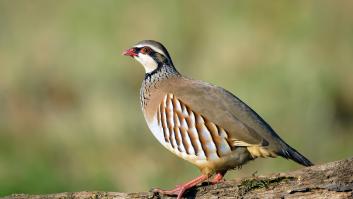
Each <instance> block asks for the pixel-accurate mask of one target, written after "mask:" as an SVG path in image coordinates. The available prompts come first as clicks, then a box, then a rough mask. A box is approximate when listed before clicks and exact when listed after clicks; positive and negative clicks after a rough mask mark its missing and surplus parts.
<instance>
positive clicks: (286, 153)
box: [279, 145, 314, 167]
mask: <svg viewBox="0 0 353 199" xmlns="http://www.w3.org/2000/svg"><path fill="white" fill-rule="evenodd" d="M279 155H280V156H282V157H284V158H286V159H291V160H293V161H295V162H297V163H299V164H301V165H303V166H306V167H310V166H313V165H314V164H313V163H312V162H311V161H310V160H308V159H307V158H306V157H304V156H303V155H302V154H300V153H299V152H298V151H297V150H295V149H293V148H292V147H290V146H289V145H287V146H286V148H284V149H282V151H281V153H280V154H279Z"/></svg>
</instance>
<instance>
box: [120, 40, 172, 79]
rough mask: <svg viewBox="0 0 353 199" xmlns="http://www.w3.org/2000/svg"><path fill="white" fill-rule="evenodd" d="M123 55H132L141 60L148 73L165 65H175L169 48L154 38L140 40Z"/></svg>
mask: <svg viewBox="0 0 353 199" xmlns="http://www.w3.org/2000/svg"><path fill="white" fill-rule="evenodd" d="M123 55H126V56H130V57H132V58H134V59H136V60H137V61H138V62H140V63H141V64H142V65H143V67H144V68H145V70H146V73H151V72H153V71H155V70H156V69H158V68H159V67H163V66H171V67H173V62H172V59H171V58H170V56H169V53H168V51H167V49H166V48H165V47H164V46H163V45H162V44H161V43H159V42H157V41H153V40H144V41H140V42H138V43H137V44H136V45H134V46H133V47H132V48H130V49H127V50H125V51H124V52H123Z"/></svg>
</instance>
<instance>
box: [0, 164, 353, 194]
mask: <svg viewBox="0 0 353 199" xmlns="http://www.w3.org/2000/svg"><path fill="white" fill-rule="evenodd" d="M185 197H186V198H198V199H206V198H245V199H246V198H294V199H300V198H330V199H332V198H353V157H352V158H348V159H345V160H340V161H335V162H330V163H326V164H322V165H316V166H312V167H307V168H302V169H300V170H297V171H292V172H287V173H276V174H272V175H268V176H251V177H248V178H243V179H237V180H228V181H224V182H221V183H219V184H216V185H209V184H208V183H203V184H202V185H200V186H197V187H195V188H193V189H191V190H189V191H188V192H187V193H186V194H185ZM3 198H5V199H40V198H46V199H101V198H102V199H108V198H146V199H147V198H173V197H168V196H160V195H158V194H154V193H152V192H140V193H119V192H100V191H93V192H92V191H89V192H88V191H84V192H74V193H55V194H48V195H27V194H13V195H10V196H5V197H3Z"/></svg>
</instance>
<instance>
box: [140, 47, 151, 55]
mask: <svg viewBox="0 0 353 199" xmlns="http://www.w3.org/2000/svg"><path fill="white" fill-rule="evenodd" d="M149 52H150V48H148V47H143V48H141V50H140V53H142V54H147V53H149Z"/></svg>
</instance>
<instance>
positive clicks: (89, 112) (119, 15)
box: [0, 0, 353, 195]
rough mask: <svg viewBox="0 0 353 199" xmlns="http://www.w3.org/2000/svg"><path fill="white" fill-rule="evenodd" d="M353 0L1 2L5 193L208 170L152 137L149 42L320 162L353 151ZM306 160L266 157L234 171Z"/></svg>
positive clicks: (155, 180) (133, 182) (168, 179)
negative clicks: (146, 89) (137, 55)
mask: <svg viewBox="0 0 353 199" xmlns="http://www.w3.org/2000/svg"><path fill="white" fill-rule="evenodd" d="M352 10H353V1H349V0H347V1H329V0H327V1H326V0H322V1H321V0H316V1H315V0H314V1H304V0H303V1H295V2H293V1H289V0H288V1H276V3H275V2H271V3H270V2H268V1H233V2H230V1H223V2H221V1H214V2H209V3H206V2H205V1H186V0H185V1H162V0H161V1H142V0H138V1H127V0H126V1H113V0H105V1H100V0H96V1H84V0H79V1H52V0H48V1H10V0H1V1H0V195H7V194H11V193H20V192H24V193H32V194H35V193H54V192H64V191H81V190H102V191H124V192H125V191H146V190H149V189H150V188H151V187H157V186H158V187H162V188H172V187H174V185H175V184H177V183H181V182H183V181H186V180H189V179H191V178H193V177H195V176H196V175H198V174H199V171H198V170H197V168H196V167H194V166H192V165H191V164H189V163H187V162H185V161H183V160H181V159H179V158H177V157H176V156H174V155H172V154H171V153H170V152H168V151H167V150H165V149H164V148H163V147H162V146H161V145H160V144H159V143H158V142H157V141H156V140H155V139H154V137H153V136H152V134H151V133H150V132H149V130H148V128H147V126H146V124H145V121H144V118H143V115H142V113H141V110H140V104H139V87H140V84H141V81H142V79H143V77H144V70H143V68H142V66H140V65H139V64H138V63H137V62H136V61H133V60H132V59H129V58H127V57H123V56H121V52H122V51H123V50H124V49H126V48H128V47H130V46H132V45H133V44H135V43H136V42H138V41H140V40H144V39H155V40H158V41H161V42H162V43H164V44H165V45H166V46H167V48H168V49H169V51H170V53H171V55H172V57H173V60H174V63H175V64H176V66H177V67H178V69H179V71H181V72H182V73H183V74H186V75H188V76H191V77H194V78H196V79H202V80H206V81H209V82H212V83H214V84H217V85H221V86H222V87H224V88H226V89H228V90H230V91H232V92H233V93H235V94H236V95H237V96H239V97H240V98H241V99H243V100H244V101H245V102H247V103H248V104H249V105H251V106H252V107H253V108H254V109H255V110H256V111H257V112H258V113H259V114H260V115H262V116H263V117H264V118H265V119H266V120H267V121H268V122H269V123H270V124H271V125H272V126H273V128H274V129H275V130H276V131H277V132H278V133H279V134H280V135H281V136H282V137H283V138H284V140H286V141H287V142H288V143H289V144H290V145H292V146H293V147H294V148H296V149H298V150H299V151H300V152H302V153H303V154H305V155H306V156H307V157H308V158H309V159H311V160H312V161H313V162H315V163H324V162H329V161H333V160H339V159H343V158H347V157H350V156H352V154H353V145H352V143H353V89H352V88H353V12H352ZM298 168H301V166H299V165H297V164H295V163H294V162H291V161H287V160H285V159H281V158H277V159H265V160H264V159H258V160H256V161H253V162H251V163H249V164H248V165H246V166H244V167H243V169H241V170H239V171H234V172H231V174H230V175H228V176H227V178H228V179H234V178H237V177H241V176H249V175H251V174H252V173H254V172H255V171H258V174H268V173H272V172H281V171H288V170H294V169H298Z"/></svg>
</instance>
